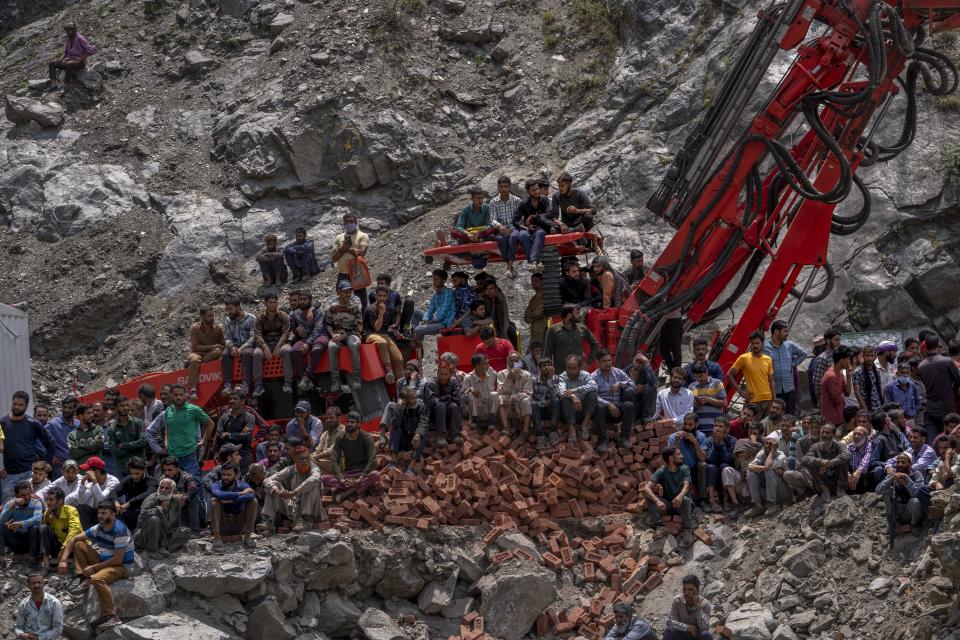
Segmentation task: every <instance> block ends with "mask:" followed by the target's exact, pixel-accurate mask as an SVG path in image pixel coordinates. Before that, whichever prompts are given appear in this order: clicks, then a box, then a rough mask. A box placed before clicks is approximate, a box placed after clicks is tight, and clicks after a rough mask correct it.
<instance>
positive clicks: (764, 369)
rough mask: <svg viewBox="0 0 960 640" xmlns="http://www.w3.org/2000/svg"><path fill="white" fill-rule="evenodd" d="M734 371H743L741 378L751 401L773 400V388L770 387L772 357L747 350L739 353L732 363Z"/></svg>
mask: <svg viewBox="0 0 960 640" xmlns="http://www.w3.org/2000/svg"><path fill="white" fill-rule="evenodd" d="M733 369H734V370H735V371H741V372H743V380H744V382H745V383H746V385H747V391H749V392H750V395H752V396H753V398H752V399H751V402H763V401H764V400H773V389H771V388H770V378H771V376H773V359H772V358H770V356H768V355H766V354H761V355H760V356H754V355H753V353H751V352H749V351H748V352H747V353H744V354H741V355H740V357H739V358H737V361H736V362H734V363H733Z"/></svg>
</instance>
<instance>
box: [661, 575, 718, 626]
mask: <svg viewBox="0 0 960 640" xmlns="http://www.w3.org/2000/svg"><path fill="white" fill-rule="evenodd" d="M682 585H683V586H682V589H683V593H682V594H681V595H677V596H674V598H673V604H672V605H671V606H670V614H669V616H668V617H667V628H666V629H664V631H663V640H710V639H711V638H713V634H712V633H710V614H711V613H712V612H713V605H712V604H710V601H709V600H707V599H706V598H704V597H703V596H701V595H700V578H698V577H697V576H695V575H693V574H688V575H686V576H684V577H683V581H682Z"/></svg>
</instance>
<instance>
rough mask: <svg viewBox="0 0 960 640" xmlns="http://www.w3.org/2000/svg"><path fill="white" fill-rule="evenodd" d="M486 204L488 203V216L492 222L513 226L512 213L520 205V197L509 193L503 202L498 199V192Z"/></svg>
mask: <svg viewBox="0 0 960 640" xmlns="http://www.w3.org/2000/svg"><path fill="white" fill-rule="evenodd" d="M488 204H489V205H490V216H491V217H492V218H493V221H494V222H496V223H497V224H499V225H501V226H504V227H513V214H515V213H516V212H517V209H518V208H519V207H520V198H518V197H517V196H515V195H513V194H512V193H511V194H510V197H509V198H507V201H506V202H504V201H503V200H501V199H500V194H497V196H496V197H495V198H492V199H491V200H490V202H489V203H488Z"/></svg>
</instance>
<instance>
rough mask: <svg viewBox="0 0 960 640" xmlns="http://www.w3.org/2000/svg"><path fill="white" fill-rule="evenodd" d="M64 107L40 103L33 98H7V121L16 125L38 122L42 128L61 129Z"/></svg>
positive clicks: (51, 103) (52, 103)
mask: <svg viewBox="0 0 960 640" xmlns="http://www.w3.org/2000/svg"><path fill="white" fill-rule="evenodd" d="M64 113H65V112H64V109H63V106H61V105H59V104H57V103H56V102H40V101H39V100H33V99H31V98H18V97H16V96H7V98H6V115H7V120H9V121H10V122H13V123H15V124H27V123H28V122H31V121H33V122H36V123H37V124H38V125H40V126H41V127H59V126H60V125H62V124H63V118H64Z"/></svg>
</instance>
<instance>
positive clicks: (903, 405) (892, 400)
mask: <svg viewBox="0 0 960 640" xmlns="http://www.w3.org/2000/svg"><path fill="white" fill-rule="evenodd" d="M883 401H884V402H885V403H888V404H897V405H899V406H900V410H901V411H903V415H905V416H906V417H907V418H910V419H913V418H915V417H916V416H917V414H918V413H919V412H920V405H921V403H922V401H923V399H922V397H921V395H920V388H919V387H918V386H917V383H916V381H914V379H913V378H912V377H911V376H910V363H909V362H901V363H900V364H899V365H897V375H896V377H895V378H894V379H893V380H891V381H890V382H889V383H888V384H887V385H886V386H885V387H884V388H883Z"/></svg>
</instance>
